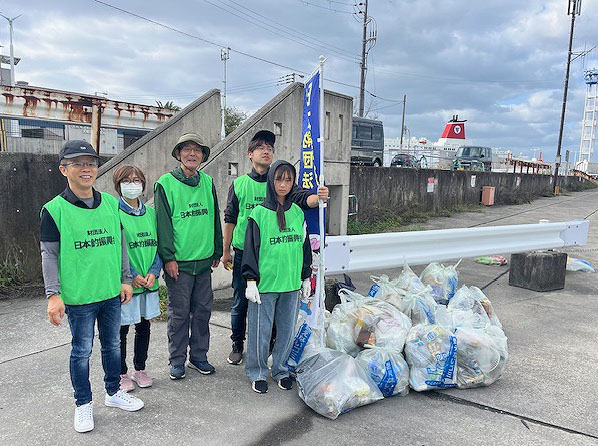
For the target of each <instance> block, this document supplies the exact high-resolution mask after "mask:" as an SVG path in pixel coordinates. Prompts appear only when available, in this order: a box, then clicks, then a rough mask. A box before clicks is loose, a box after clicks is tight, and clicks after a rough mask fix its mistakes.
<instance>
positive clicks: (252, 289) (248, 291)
mask: <svg viewBox="0 0 598 446" xmlns="http://www.w3.org/2000/svg"><path fill="white" fill-rule="evenodd" d="M245 297H246V298H247V300H248V301H250V302H255V303H256V304H258V305H259V304H261V303H262V301H261V300H260V292H259V291H258V290H257V283H256V282H255V280H250V281H247V288H245Z"/></svg>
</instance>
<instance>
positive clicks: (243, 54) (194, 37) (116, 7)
mask: <svg viewBox="0 0 598 446" xmlns="http://www.w3.org/2000/svg"><path fill="white" fill-rule="evenodd" d="M92 1H94V2H96V3H99V4H101V5H104V6H107V7H109V8H112V9H115V10H117V11H120V12H122V13H124V14H128V15H130V16H133V17H136V18H138V19H141V20H145V21H146V22H149V23H152V24H154V25H158V26H161V27H162V28H165V29H168V30H170V31H173V32H175V33H178V34H181V35H183V36H186V37H191V38H192V39H196V40H201V41H202V42H205V43H209V44H210V45H214V46H217V47H219V48H226V47H227V45H222V44H220V43H216V42H212V41H211V40H208V39H204V38H203V37H199V36H196V35H193V34H190V33H188V32H185V31H181V30H180V29H177V28H174V27H172V26H169V25H165V24H164V23H160V22H158V21H156V20H152V19H149V18H147V17H144V16H142V15H139V14H135V13H134V12H131V11H127V10H126V9H122V8H119V7H118V6H114V5H111V4H110V3H107V2H104V1H102V0H92ZM229 48H230V47H229ZM230 50H231V51H232V52H234V53H237V54H240V55H242V56H246V57H250V58H252V59H255V60H259V61H260V62H264V63H268V64H270V65H274V66H277V67H280V68H286V69H287V70H291V71H296V72H298V73H304V74H305V73H306V72H305V71H302V70H298V69H296V68H293V67H289V66H288V65H283V64H279V63H277V62H273V61H271V60H268V59H264V58H263V57H259V56H255V55H253V54H250V53H246V52H244V51H241V50H236V49H233V48H230Z"/></svg>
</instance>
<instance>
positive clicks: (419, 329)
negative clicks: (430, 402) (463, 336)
mask: <svg viewBox="0 0 598 446" xmlns="http://www.w3.org/2000/svg"><path fill="white" fill-rule="evenodd" d="M405 357H406V359H407V363H408V364H409V385H410V386H411V388H412V389H414V390H416V391H418V392H422V391H426V390H431V389H444V388H448V387H455V386H456V385H457V369H456V362H457V338H456V337H455V336H454V335H453V334H452V333H451V332H450V331H449V330H447V329H446V328H444V327H442V326H440V325H438V324H419V325H415V326H414V327H413V328H412V329H411V331H410V332H409V336H408V337H407V341H406V343H405Z"/></svg>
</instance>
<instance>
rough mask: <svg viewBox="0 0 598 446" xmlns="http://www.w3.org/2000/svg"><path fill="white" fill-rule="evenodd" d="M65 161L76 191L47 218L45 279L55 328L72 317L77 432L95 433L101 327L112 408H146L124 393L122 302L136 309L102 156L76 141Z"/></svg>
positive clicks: (70, 188) (47, 211)
mask: <svg viewBox="0 0 598 446" xmlns="http://www.w3.org/2000/svg"><path fill="white" fill-rule="evenodd" d="M59 162H60V164H59V167H58V168H59V170H60V173H62V175H63V176H65V177H66V178H67V182H68V185H67V187H66V189H65V190H64V192H62V193H61V194H60V195H58V196H56V197H54V198H53V199H52V200H50V201H49V202H48V203H46V204H45V205H44V206H43V208H42V211H41V225H40V240H41V242H40V247H41V255H42V272H43V276H44V284H45V288H46V296H47V297H48V318H49V320H50V323H52V324H53V325H55V326H59V325H61V322H62V318H63V317H64V314H65V313H66V314H67V315H68V323H69V328H70V330H71V335H72V340H71V346H72V347H71V355H70V375H71V383H72V385H73V389H74V391H75V392H74V396H75V404H76V407H75V418H74V428H75V430H76V431H77V432H88V431H91V430H92V429H93V428H94V419H93V401H92V393H91V385H90V383H89V357H90V356H91V350H92V345H93V338H94V327H95V325H96V322H97V326H98V334H99V338H100V344H101V345H102V366H103V368H104V383H105V388H106V395H105V397H104V404H105V405H106V406H108V407H118V408H120V409H123V410H126V411H136V410H139V409H141V408H142V407H143V401H141V400H140V399H139V398H136V397H134V396H131V395H128V394H127V392H126V391H124V390H121V389H120V388H119V379H120V378H119V375H120V336H119V332H120V313H121V303H122V305H125V306H126V305H127V304H128V302H129V301H130V300H131V297H132V294H133V289H132V288H131V276H130V271H129V258H128V255H127V248H126V238H125V236H124V234H123V231H122V229H121V224H120V218H119V215H118V201H117V200H116V198H114V197H113V196H112V195H109V194H105V193H100V192H98V191H96V190H95V189H94V188H93V184H94V182H95V180H96V177H97V176H98V162H99V157H98V155H97V154H96V152H95V150H94V149H93V147H92V146H91V145H90V144H89V143H87V142H85V141H80V140H74V141H68V142H67V143H66V144H65V145H64V146H63V147H62V149H61V150H60V154H59Z"/></svg>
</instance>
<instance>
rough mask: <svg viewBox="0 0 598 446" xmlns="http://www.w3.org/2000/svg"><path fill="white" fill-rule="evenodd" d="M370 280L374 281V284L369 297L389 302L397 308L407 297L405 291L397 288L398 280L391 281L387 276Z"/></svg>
mask: <svg viewBox="0 0 598 446" xmlns="http://www.w3.org/2000/svg"><path fill="white" fill-rule="evenodd" d="M370 279H372V280H373V281H374V284H373V285H372V286H371V288H370V291H369V293H368V296H370V297H374V298H376V299H380V300H383V301H385V302H388V303H390V304H391V305H394V306H395V307H398V306H399V305H400V302H401V299H402V298H403V296H405V290H403V289H402V288H400V287H398V286H397V283H398V279H395V280H392V281H391V280H390V279H389V278H388V276H387V275H385V274H383V275H381V276H370Z"/></svg>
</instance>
